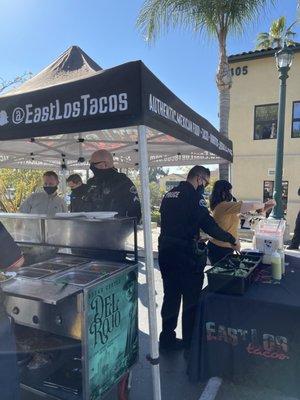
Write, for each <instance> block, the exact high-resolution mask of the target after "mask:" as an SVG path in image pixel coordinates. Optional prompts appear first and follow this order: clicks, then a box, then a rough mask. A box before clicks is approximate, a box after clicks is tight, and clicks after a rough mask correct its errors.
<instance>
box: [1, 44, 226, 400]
mask: <svg viewBox="0 0 300 400" xmlns="http://www.w3.org/2000/svg"><path fill="white" fill-rule="evenodd" d="M101 148H104V149H107V150H109V151H111V152H112V153H113V155H114V158H115V161H116V166H118V167H135V168H140V177H141V183H142V185H141V186H142V206H143V225H144V239H145V253H146V270H147V283H148V291H149V293H148V295H149V326H150V337H151V351H150V353H151V358H152V359H153V360H156V359H157V358H158V346H157V326H156V303H155V288H154V275H153V256H152V236H151V215H150V196H149V178H148V167H149V166H166V165H184V164H186V165H191V164H205V163H222V162H231V161H232V144H231V142H230V141H229V140H228V139H226V138H224V137H222V136H221V135H220V134H219V133H218V131H217V130H216V129H215V128H214V127H213V126H212V125H211V124H210V123H209V122H208V121H207V120H206V119H204V118H202V117H201V116H200V115H198V114H197V113H196V112H194V111H193V110H192V109H191V108H189V107H188V106H187V105H185V104H184V103H183V102H182V101H181V100H180V99H178V98H177V97H176V96H175V95H174V94H173V93H172V92H171V91H170V90H169V89H168V88H167V87H166V86H165V85H164V84H163V83H162V82H160V81H159V80H158V79H157V78H156V77H155V76H154V75H153V74H152V73H151V72H150V71H149V69H148V68H147V67H146V66H145V65H144V64H143V63H142V62H141V61H134V62H129V63H125V64H122V65H119V66H116V67H113V68H110V69H106V70H103V69H101V67H100V66H99V65H97V64H96V63H95V62H94V61H93V60H92V59H90V57H88V56H87V55H86V54H85V53H84V52H83V51H82V50H81V49H80V48H79V47H77V46H73V47H71V48H70V49H68V50H67V51H66V52H65V53H63V54H62V55H61V56H60V57H59V58H58V59H57V60H56V61H55V62H54V63H52V64H51V65H50V66H49V67H47V68H45V69H44V70H43V71H41V72H40V73H39V74H37V75H36V76H35V77H33V78H32V79H30V80H29V81H27V82H25V83H24V84H23V85H22V86H20V87H19V88H17V89H14V90H12V91H10V92H7V93H5V94H4V95H2V96H1V97H0V167H1V166H2V167H12V168H51V169H59V168H61V166H63V167H65V166H66V167H67V168H68V169H70V170H72V169H82V168H88V160H89V156H90V154H91V153H92V152H94V151H95V150H97V149H101ZM152 366H153V368H152V371H153V390H154V398H155V399H156V400H158V399H160V398H161V395H160V380H159V366H158V363H156V362H153V363H152Z"/></svg>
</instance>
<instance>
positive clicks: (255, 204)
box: [241, 201, 264, 214]
mask: <svg viewBox="0 0 300 400" xmlns="http://www.w3.org/2000/svg"><path fill="white" fill-rule="evenodd" d="M263 208H264V204H263V203H261V202H259V201H247V202H244V201H243V202H242V206H241V214H245V213H248V212H250V211H256V210H262V209H263Z"/></svg>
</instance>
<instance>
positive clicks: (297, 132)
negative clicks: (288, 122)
mask: <svg viewBox="0 0 300 400" xmlns="http://www.w3.org/2000/svg"><path fill="white" fill-rule="evenodd" d="M299 137H300V101H294V102H293V120H292V138H299Z"/></svg>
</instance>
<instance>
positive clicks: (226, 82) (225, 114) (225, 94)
mask: <svg viewBox="0 0 300 400" xmlns="http://www.w3.org/2000/svg"><path fill="white" fill-rule="evenodd" d="M219 55H220V59H219V65H218V71H217V76H216V83H217V87H218V90H219V121H220V133H221V134H222V135H224V136H225V137H228V121H229V110H230V88H231V83H232V80H231V73H230V68H229V64H228V59H227V54H226V35H225V33H223V32H220V34H219ZM219 174H220V179H226V180H228V179H229V164H228V163H225V164H220V165H219Z"/></svg>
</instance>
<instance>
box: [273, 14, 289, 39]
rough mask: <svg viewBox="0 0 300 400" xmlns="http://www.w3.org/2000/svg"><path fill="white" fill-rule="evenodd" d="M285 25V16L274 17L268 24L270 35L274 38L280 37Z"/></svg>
mask: <svg viewBox="0 0 300 400" xmlns="http://www.w3.org/2000/svg"><path fill="white" fill-rule="evenodd" d="M285 26H286V24H285V17H280V18H278V19H276V20H275V21H273V23H272V25H271V26H270V32H269V33H270V36H273V37H275V38H279V37H282V35H283V34H284V32H285Z"/></svg>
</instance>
